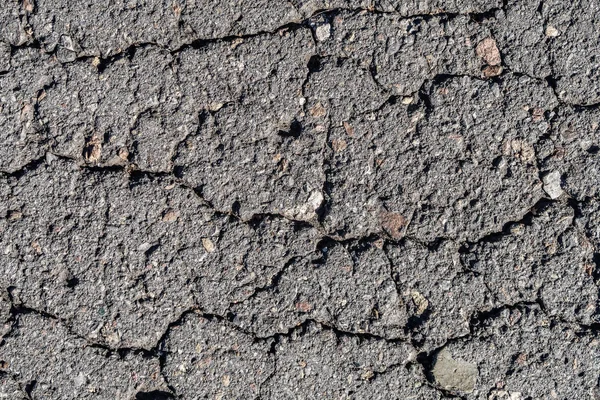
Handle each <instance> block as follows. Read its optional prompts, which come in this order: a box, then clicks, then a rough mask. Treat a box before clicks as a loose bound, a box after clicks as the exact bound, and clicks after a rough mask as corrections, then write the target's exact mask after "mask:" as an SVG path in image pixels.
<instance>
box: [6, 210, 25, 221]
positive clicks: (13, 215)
mask: <svg viewBox="0 0 600 400" xmlns="http://www.w3.org/2000/svg"><path fill="white" fill-rule="evenodd" d="M7 214H8V215H7V218H8V220H9V221H16V220H18V219H21V218H22V217H23V214H22V213H21V211H19V210H10V211H8V213H7Z"/></svg>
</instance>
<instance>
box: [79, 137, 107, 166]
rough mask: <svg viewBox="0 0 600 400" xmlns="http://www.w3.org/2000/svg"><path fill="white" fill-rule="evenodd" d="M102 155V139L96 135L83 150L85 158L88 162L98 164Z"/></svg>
mask: <svg viewBox="0 0 600 400" xmlns="http://www.w3.org/2000/svg"><path fill="white" fill-rule="evenodd" d="M101 154H102V142H101V141H100V138H99V137H98V136H97V135H96V134H94V135H92V137H90V138H89V139H88V140H87V141H86V143H85V147H84V148H83V158H84V159H85V160H86V161H87V162H91V163H94V162H98V161H100V155H101Z"/></svg>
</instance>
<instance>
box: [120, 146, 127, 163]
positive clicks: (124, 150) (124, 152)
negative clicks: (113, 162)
mask: <svg viewBox="0 0 600 400" xmlns="http://www.w3.org/2000/svg"><path fill="white" fill-rule="evenodd" d="M119 158H120V159H121V160H123V161H127V159H128V158H129V150H127V148H126V147H121V148H120V149H119Z"/></svg>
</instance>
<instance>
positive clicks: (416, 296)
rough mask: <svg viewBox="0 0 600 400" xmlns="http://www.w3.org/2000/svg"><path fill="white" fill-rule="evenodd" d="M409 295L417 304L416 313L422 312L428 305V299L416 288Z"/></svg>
mask: <svg viewBox="0 0 600 400" xmlns="http://www.w3.org/2000/svg"><path fill="white" fill-rule="evenodd" d="M410 295H411V297H412V299H413V302H414V303H415V305H416V306H417V315H421V314H423V313H424V312H425V310H427V308H428V307H429V301H428V300H427V299H426V298H425V296H423V295H422V294H421V293H419V292H417V291H416V290H413V291H412V292H411V293H410Z"/></svg>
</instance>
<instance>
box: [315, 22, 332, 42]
mask: <svg viewBox="0 0 600 400" xmlns="http://www.w3.org/2000/svg"><path fill="white" fill-rule="evenodd" d="M316 35H317V40H318V41H319V42H324V41H326V40H327V39H329V37H330V36H331V25H329V24H324V25H321V26H318V27H317V32H316Z"/></svg>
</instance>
